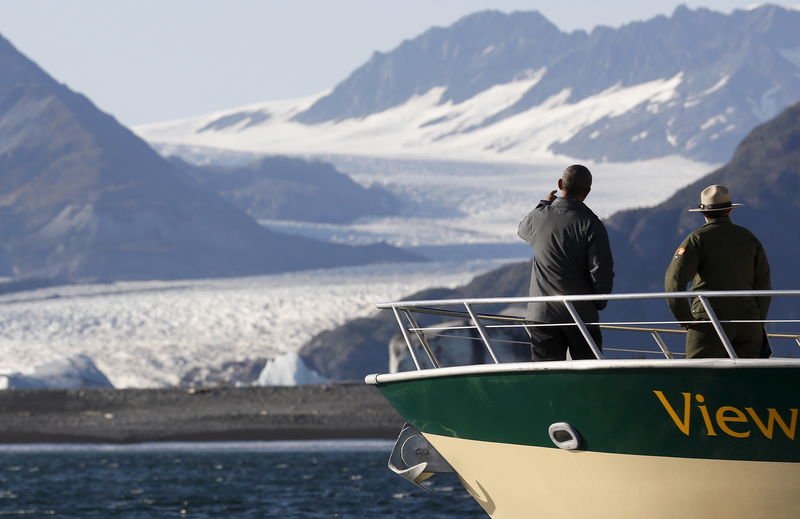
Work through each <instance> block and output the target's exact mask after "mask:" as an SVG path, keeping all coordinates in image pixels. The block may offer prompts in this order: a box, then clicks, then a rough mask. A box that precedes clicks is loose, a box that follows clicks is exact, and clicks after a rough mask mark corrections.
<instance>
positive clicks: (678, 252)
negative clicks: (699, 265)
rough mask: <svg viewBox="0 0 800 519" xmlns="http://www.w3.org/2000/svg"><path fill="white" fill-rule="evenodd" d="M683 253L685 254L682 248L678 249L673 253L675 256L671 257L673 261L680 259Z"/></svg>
mask: <svg viewBox="0 0 800 519" xmlns="http://www.w3.org/2000/svg"><path fill="white" fill-rule="evenodd" d="M684 252H686V249H684V248H683V247H680V248H678V250H676V251H675V256H673V259H678V258H680V257H681V256H683V253H684Z"/></svg>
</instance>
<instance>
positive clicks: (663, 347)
mask: <svg viewBox="0 0 800 519" xmlns="http://www.w3.org/2000/svg"><path fill="white" fill-rule="evenodd" d="M650 335H652V336H653V339H655V341H656V344H658V347H659V348H661V353H663V354H664V356H665V357H666V358H668V359H672V358H674V357H673V356H672V352H671V351H669V348H667V345H666V343H665V342H664V339H662V338H661V334H660V333H658V332H650Z"/></svg>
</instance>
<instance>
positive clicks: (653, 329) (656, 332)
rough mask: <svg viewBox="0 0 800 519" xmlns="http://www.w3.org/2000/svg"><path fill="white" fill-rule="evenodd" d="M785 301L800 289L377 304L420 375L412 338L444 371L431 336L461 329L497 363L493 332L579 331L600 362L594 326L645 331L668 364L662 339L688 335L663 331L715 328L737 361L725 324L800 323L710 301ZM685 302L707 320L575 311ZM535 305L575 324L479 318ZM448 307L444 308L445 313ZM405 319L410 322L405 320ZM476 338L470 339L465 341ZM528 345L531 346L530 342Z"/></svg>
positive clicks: (798, 340)
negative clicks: (602, 304)
mask: <svg viewBox="0 0 800 519" xmlns="http://www.w3.org/2000/svg"><path fill="white" fill-rule="evenodd" d="M782 296H795V297H796V296H800V290H748V291H743V290H736V291H713V292H712V291H703V292H701V291H698V292H651V293H637V294H593V295H569V296H568V295H565V296H546V297H505V298H468V299H439V300H426V301H399V302H391V303H380V304H378V305H377V307H378V308H380V309H390V310H392V312H393V313H394V316H395V319H396V320H397V324H398V325H399V326H400V331H401V333H402V335H403V339H404V340H405V343H406V346H407V347H408V352H409V354H410V356H411V360H412V361H413V363H414V366H415V367H416V369H417V370H421V369H423V368H422V364H421V362H420V359H419V357H418V356H417V353H416V351H415V350H416V348H415V347H414V344H413V341H412V334H413V336H414V337H416V339H417V340H418V342H419V344H420V346H421V348H422V350H423V352H424V353H425V355H426V356H427V358H428V360H429V361H430V363H431V365H432V366H433V367H434V368H439V367H441V363H440V361H439V359H438V358H437V356H436V355H435V353H434V351H433V348H432V347H431V345H430V344H429V342H428V339H427V337H426V332H431V331H439V330H456V329H469V330H474V331H475V332H477V335H478V338H476V339H475V340H479V341H481V342H482V343H483V346H484V348H485V349H486V351H487V352H488V353H489V356H490V357H491V359H492V362H494V363H495V364H498V363H500V360H499V358H498V355H497V352H496V350H495V348H494V346H493V342H492V339H490V337H489V332H488V331H489V330H491V329H496V328H522V329H524V330H525V332H526V333H527V335H528V337H530V336H531V332H530V329H531V328H537V327H548V326H576V327H577V328H578V329H579V330H580V333H581V335H582V336H583V338H584V340H585V341H586V343H587V344H588V346H589V347H590V348H591V350H592V353H593V354H594V356H595V357H596V358H597V359H603V358H604V357H603V352H602V350H601V349H600V347H598V345H597V344H596V343H595V340H594V339H593V338H592V335H591V334H590V333H589V328H588V327H589V326H599V327H600V328H601V329H604V330H616V331H627V332H641V333H649V334H650V336H651V337H652V339H653V340H654V341H655V342H656V345H657V346H658V348H659V352H660V354H661V355H663V356H664V357H665V358H667V359H672V358H674V357H675V356H676V355H682V354H680V353H675V352H673V351H671V350H670V349H669V348H668V347H667V344H666V342H665V341H664V338H663V337H662V334H686V333H687V331H686V330H685V329H683V328H664V327H663V326H664V325H669V324H672V325H686V324H711V325H712V326H713V328H714V330H715V331H716V333H717V335H718V337H719V339H720V341H721V343H722V345H723V347H724V348H725V351H726V353H727V354H728V356H729V357H730V358H732V359H735V358H737V355H736V352H735V350H734V347H733V345H732V344H731V341H730V339H729V338H728V336H727V334H726V333H725V330H724V328H723V324H729V323H762V324H764V325H767V324H778V323H780V324H787V323H790V324H800V320H799V319H780V320H779V319H772V320H770V319H763V320H752V319H728V320H721V319H719V318H718V316H717V315H716V313H715V312H714V309H713V307H712V306H711V303H710V301H709V299H712V298H728V297H782ZM680 298H694V299H697V300H698V301H699V302H700V304H701V305H702V307H703V309H704V310H705V312H706V315H708V320H695V321H633V322H628V321H626V322H584V321H583V319H582V318H581V316H580V314H579V313H578V311H577V310H576V309H575V306H574V305H573V303H575V302H582V301H599V300H602V301H636V300H645V299H650V300H652V299H664V300H667V299H680ZM532 302H547V303H561V304H563V305H564V307H565V309H566V310H567V312H568V313H569V315H570V317H571V318H572V322H567V323H563V322H559V323H538V322H537V323H533V322H531V321H528V320H527V319H525V318H524V317H519V316H511V315H497V314H489V313H478V312H476V310H475V307H477V306H481V305H504V306H511V305H522V304H527V303H532ZM442 307H444V308H442ZM450 307H463V308H464V311H460V310H448V309H446V308H450ZM414 314H428V315H437V316H441V317H454V318H459V319H463V320H465V321H467V322H469V323H471V324H468V325H466V326H460V327H454V326H447V327H435V326H431V327H420V326H419V324H418V322H417V320H416V319H415V317H414ZM403 317H405V322H404V320H403ZM486 322H492V323H502V324H486ZM766 335H767V336H768V337H770V338H783V339H794V341H795V342H796V343H797V345H798V347H800V333H797V334H793V333H788V334H787V333H767V334H766ZM465 339H471V337H465ZM504 342H519V341H504ZM528 344H529V343H528ZM606 351H633V352H637V351H638V352H640V353H653V352H652V351H650V350H646V351H642V350H624V349H614V348H606Z"/></svg>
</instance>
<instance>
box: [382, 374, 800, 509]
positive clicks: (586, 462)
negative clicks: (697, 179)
mask: <svg viewBox="0 0 800 519" xmlns="http://www.w3.org/2000/svg"><path fill="white" fill-rule="evenodd" d="M798 374H800V363H797V362H796V361H785V362H775V361H741V360H739V361H733V360H713V361H686V360H681V361H657V362H646V361H645V362H625V361H619V362H612V361H604V362H597V361H576V362H564V363H548V365H547V366H542V365H541V364H540V365H535V364H530V363H527V364H516V365H500V366H489V367H484V368H480V367H477V368H470V369H458V368H446V369H440V370H427V372H426V371H422V372H415V373H411V374H401V375H377V376H372V377H368V380H367V381H368V382H371V383H373V384H375V385H376V386H377V387H378V389H379V390H380V391H381V393H382V394H383V395H384V396H385V397H386V398H387V399H388V400H389V402H390V403H391V404H392V405H393V406H394V407H395V409H397V410H398V412H399V413H400V414H401V415H402V416H403V417H404V418H405V419H406V421H407V422H408V423H410V424H411V425H413V426H414V427H416V428H417V429H419V430H420V431H421V432H422V433H423V434H424V435H425V436H426V437H427V438H428V439H429V441H430V442H431V443H432V444H433V446H434V447H435V448H436V449H437V450H438V451H439V452H440V453H441V454H442V455H443V456H444V457H445V458H446V459H447V460H448V462H450V464H451V465H452V466H453V467H454V468H455V469H456V471H457V472H458V473H459V475H460V476H461V478H462V480H463V482H464V484H465V487H466V488H467V489H468V490H470V492H471V493H472V495H473V497H475V498H476V500H478V501H479V502H480V503H481V505H482V506H483V507H484V508H485V509H486V511H487V512H488V513H489V514H490V515H491V516H492V517H495V518H499V517H503V518H518V517H519V518H522V517H532V516H534V515H533V513H534V512H536V513H537V514H556V516H558V517H573V516H574V517H581V516H583V517H585V516H586V514H591V516H592V517H606V516H607V517H645V516H648V517H675V516H676V515H682V516H683V517H711V516H715V515H718V514H722V513H724V514H726V516H728V517H757V516H760V517H768V516H769V517H793V516H794V515H795V514H796V510H797V509H798V508H797V507H798V506H800V497H798V496H800V448H798V443H797V436H798V431H797V422H798V408H800V402H799V401H798V400H800V398H798V393H797V390H796V383H797V380H798ZM555 423H567V424H569V425H570V426H571V427H572V428H573V429H574V431H576V432H577V435H578V437H579V447H578V449H577V450H563V449H560V448H559V447H558V446H557V445H556V443H555V442H554V441H553V439H551V436H550V433H549V428H550V426H551V425H552V424H555ZM587 475H591V477H588V476H587ZM587 477H588V479H587ZM709 480H711V481H709ZM587 485H588V487H587ZM621 489H624V492H623V493H622V494H620V490H621ZM575 492H578V494H581V495H582V494H587V493H588V495H592V496H594V498H593V500H592V499H590V500H589V501H587V502H586V503H583V504H581V503H582V502H580V501H575V500H574V493H575ZM623 496H627V497H625V498H624V499H623ZM665 496H668V497H669V499H665ZM668 502H671V503H672V506H671V507H670V508H665V507H666V506H667V504H668ZM676 506H677V507H678V508H677V509H676ZM766 512H768V513H769V515H762V514H765V513H766Z"/></svg>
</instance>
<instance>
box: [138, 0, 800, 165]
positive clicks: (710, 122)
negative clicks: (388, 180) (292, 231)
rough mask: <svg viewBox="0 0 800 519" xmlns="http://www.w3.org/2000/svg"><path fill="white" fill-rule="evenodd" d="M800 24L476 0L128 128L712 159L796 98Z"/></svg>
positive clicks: (325, 149) (307, 142) (468, 149)
mask: <svg viewBox="0 0 800 519" xmlns="http://www.w3.org/2000/svg"><path fill="white" fill-rule="evenodd" d="M797 26H800V12H798V11H794V10H789V9H785V8H782V7H779V6H775V5H766V6H761V7H758V8H755V9H752V10H748V11H744V10H736V11H734V12H733V13H731V14H722V13H718V12H714V11H711V10H708V9H703V8H700V9H696V10H692V9H689V8H687V7H685V6H682V7H678V8H677V9H676V10H675V11H674V12H673V13H672V15H671V16H669V17H667V16H663V15H661V16H657V17H655V18H652V19H649V20H645V21H640V22H632V23H629V24H626V25H623V26H621V27H619V28H610V27H596V28H595V29H593V30H592V31H591V32H590V33H586V32H584V31H574V32H572V33H566V32H562V31H561V30H559V29H558V28H557V27H555V26H554V25H553V24H552V23H550V22H549V21H547V20H546V18H544V17H543V16H542V15H541V14H539V13H537V12H515V13H510V14H504V13H500V12H497V11H484V12H479V13H475V14H472V15H469V16H467V17H465V18H463V19H461V20H459V21H457V22H456V23H454V24H453V25H451V26H449V27H436V28H432V29H429V30H428V31H425V32H423V33H422V34H421V35H419V36H417V37H416V38H413V39H409V40H405V41H404V42H402V43H401V44H400V45H398V46H397V47H396V48H395V49H393V50H391V51H389V52H386V53H374V54H373V55H372V57H371V58H370V59H368V60H367V62H366V63H364V64H363V65H362V66H360V67H358V68H356V69H355V70H354V71H352V72H351V73H350V74H349V75H348V76H347V77H346V78H345V79H344V80H343V81H341V82H340V83H339V84H338V85H336V86H335V87H334V88H333V89H332V90H331V91H329V92H327V93H325V94H321V95H320V96H317V97H315V98H313V99H311V100H310V101H309V100H308V99H304V100H298V101H294V102H288V104H287V102H275V103H263V104H261V105H251V106H249V107H243V108H240V109H232V110H230V111H226V112H223V113H221V114H218V115H208V116H201V117H198V118H195V119H185V120H182V121H178V122H169V121H168V122H165V123H156V124H152V125H141V126H139V127H137V131H138V132H139V133H140V134H141V135H142V136H143V137H145V138H147V139H148V140H151V141H153V142H173V143H185V144H197V145H209V146H216V147H221V148H231V149H247V150H250V151H261V152H269V153H296V154H300V153H306V154H309V153H310V154H325V153H339V154H355V155H359V154H360V155H363V154H366V153H372V154H374V155H378V156H416V157H423V156H425V157H429V158H436V157H442V156H448V157H455V156H458V157H461V158H464V157H471V158H474V159H475V160H512V159H513V160H520V161H525V160H530V159H531V158H532V157H536V156H540V155H549V156H552V155H553V154H557V155H563V156H566V157H572V158H575V159H580V160H591V161H600V162H603V161H611V162H630V161H636V160H645V159H652V158H658V157H666V156H670V155H681V156H683V157H686V158H689V159H692V160H695V161H700V162H706V163H710V164H721V163H724V162H725V161H727V160H728V159H729V158H730V156H731V154H732V152H733V151H734V149H735V147H736V145H737V144H738V143H739V142H740V141H741V139H742V138H743V137H744V136H745V135H746V134H747V132H748V131H749V130H750V129H751V128H753V127H754V126H756V125H758V124H760V123H762V122H764V121H766V120H768V119H769V118H771V117H773V116H774V115H777V113H778V112H779V111H780V110H781V109H783V108H785V107H786V106H788V105H790V104H791V103H794V102H796V101H797V100H798V99H799V98H800V75H798V71H800V31H796V30H794V28H795V27H797ZM223 122H224V123H225V124H224V125H223V124H222V123H223ZM215 125H217V126H219V127H220V128H219V129H218V130H215V131H211V130H209V128H212V127H215ZM222 126H224V128H222ZM297 140H300V141H302V142H303V146H302V147H297V145H296V144H294V143H293V141H297Z"/></svg>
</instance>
